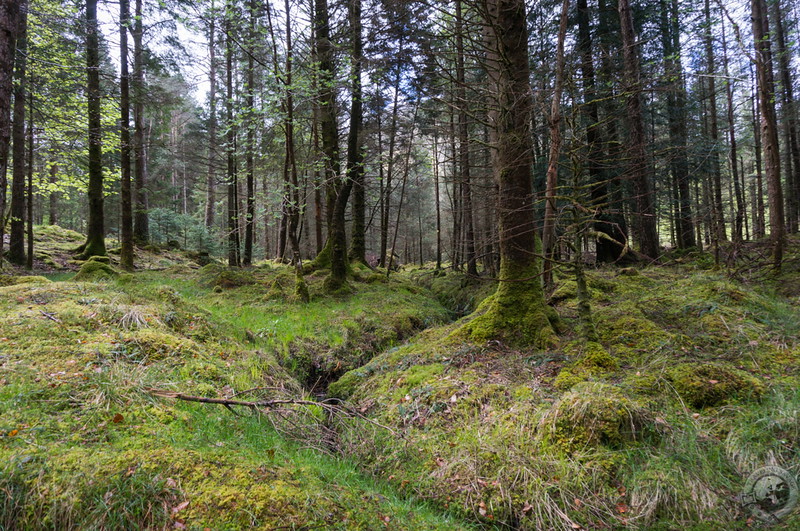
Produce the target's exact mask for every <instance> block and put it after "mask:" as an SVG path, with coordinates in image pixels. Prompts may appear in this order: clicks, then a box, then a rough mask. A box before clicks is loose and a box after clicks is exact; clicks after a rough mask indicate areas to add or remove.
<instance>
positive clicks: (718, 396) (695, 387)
mask: <svg viewBox="0 0 800 531" xmlns="http://www.w3.org/2000/svg"><path fill="white" fill-rule="evenodd" d="M666 376H667V379H669V381H670V382H671V383H672V385H673V387H674V388H675V391H677V393H678V394H679V395H680V396H681V398H682V399H683V400H685V401H686V402H687V403H688V404H690V405H691V406H692V407H695V408H704V407H709V406H718V405H721V404H724V403H726V402H728V401H730V400H733V399H736V398H759V397H761V395H763V394H764V384H763V383H761V382H760V381H759V380H758V379H757V378H754V377H753V376H752V375H751V374H749V373H747V372H745V371H741V370H739V369H736V368H734V367H730V366H729V365H726V364H722V363H700V362H692V363H680V364H678V365H675V366H672V367H669V368H668V369H667V370H666Z"/></svg>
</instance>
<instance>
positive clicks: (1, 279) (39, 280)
mask: <svg viewBox="0 0 800 531" xmlns="http://www.w3.org/2000/svg"><path fill="white" fill-rule="evenodd" d="M48 283H50V279H48V278H45V277H41V276H35V275H32V276H14V275H0V286H14V285H17V284H48Z"/></svg>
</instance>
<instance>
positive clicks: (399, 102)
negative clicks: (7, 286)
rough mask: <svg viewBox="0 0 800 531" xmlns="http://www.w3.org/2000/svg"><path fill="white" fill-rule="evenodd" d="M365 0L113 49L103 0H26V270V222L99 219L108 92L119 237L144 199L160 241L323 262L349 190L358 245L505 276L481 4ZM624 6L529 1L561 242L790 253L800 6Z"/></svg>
mask: <svg viewBox="0 0 800 531" xmlns="http://www.w3.org/2000/svg"><path fill="white" fill-rule="evenodd" d="M90 4H91V2H90ZM360 4H361V3H360V2H331V3H330V5H329V4H328V2H327V1H326V2H310V1H309V2H271V3H263V2H250V3H246V2H245V3H240V2H234V1H229V2H227V3H224V2H222V1H221V0H217V1H216V3H215V2H206V3H198V2H190V3H181V2H162V3H158V4H148V3H143V2H141V1H140V2H134V5H133V6H130V7H129V6H128V5H127V4H126V3H125V2H123V3H122V4H121V5H120V6H119V7H120V8H121V9H122V11H121V12H118V11H117V9H116V7H117V6H116V5H111V4H109V5H102V4H101V6H100V16H99V20H100V21H101V22H100V24H99V27H100V32H99V33H97V34H96V36H97V41H94V40H93V39H92V38H90V36H92V35H95V34H93V33H92V31H90V30H92V28H93V27H94V24H97V21H96V20H90V21H89V22H88V24H89V25H88V26H87V18H86V17H87V11H86V6H84V5H82V4H80V5H76V4H75V3H70V2H66V3H60V2H48V1H33V0H32V1H31V2H30V4H29V5H28V4H26V3H23V5H22V6H21V8H22V9H21V13H22V18H21V19H20V24H19V28H20V29H22V30H23V31H22V32H21V33H20V35H19V36H18V38H19V40H18V42H17V49H18V51H19V53H18V54H17V60H16V64H15V67H14V69H15V74H14V77H15V85H14V102H15V103H14V112H13V113H12V115H13V119H12V121H13V126H11V124H8V125H9V126H10V127H9V131H10V130H11V129H13V136H14V142H13V144H12V145H13V149H12V150H10V156H9V159H8V160H9V161H11V162H10V163H9V164H8V166H9V168H10V169H11V170H12V171H11V172H10V173H12V174H13V175H11V176H10V177H9V179H8V185H7V184H6V181H5V179H4V180H3V181H1V182H0V197H3V198H6V197H7V196H10V197H9V199H8V200H7V201H4V202H3V205H6V206H4V209H3V213H4V214H3V216H4V220H5V223H3V224H2V225H1V226H2V228H3V229H4V230H5V232H6V233H7V235H6V236H5V239H6V240H8V239H9V236H10V241H9V242H8V250H9V254H8V259H9V260H10V261H11V262H15V263H19V264H22V263H24V262H25V260H26V258H25V255H26V250H25V244H24V233H25V229H24V223H25V222H26V221H28V222H33V223H34V224H42V223H51V224H54V223H58V224H60V225H62V226H65V227H68V228H71V229H75V230H78V231H79V232H84V233H85V232H87V231H88V230H89V225H90V224H91V220H90V218H91V215H90V212H92V208H88V206H89V204H90V202H89V201H90V200H89V196H90V195H91V194H86V190H87V189H89V187H90V186H92V185H91V184H90V183H91V177H90V175H91V173H92V172H91V170H90V164H89V162H90V160H91V159H92V156H93V155H92V151H91V149H90V147H91V142H90V141H89V136H88V134H87V131H88V130H89V114H90V113H89V112H88V111H87V104H86V101H87V97H92V96H93V97H95V98H97V101H98V105H99V109H98V111H97V113H99V114H98V116H97V117H95V121H96V120H99V122H97V123H95V125H94V127H95V129H94V132H93V133H92V134H93V135H95V136H96V137H97V138H98V139H99V140H98V145H99V148H100V154H99V156H100V162H99V164H100V168H101V169H96V170H95V174H96V177H95V179H96V180H97V182H96V183H95V185H94V186H95V191H96V194H95V195H97V194H98V193H99V192H98V190H99V189H100V188H99V186H100V185H99V180H98V179H101V178H102V190H103V192H102V194H103V203H104V205H103V212H104V214H105V216H104V218H105V222H104V224H103V225H102V232H103V233H104V234H107V235H108V236H109V237H111V238H113V239H115V240H120V239H122V237H123V236H124V230H123V229H124V226H125V224H124V223H122V221H121V220H123V219H124V215H123V213H124V212H126V206H125V205H126V204H127V203H126V201H127V197H130V201H131V204H132V212H131V214H130V215H131V216H132V218H133V222H132V228H131V230H132V231H133V232H132V238H133V240H134V241H136V242H137V243H138V244H139V245H145V244H148V243H150V244H155V245H160V246H173V247H178V246H179V247H182V248H187V249H193V250H197V251H203V252H208V253H209V254H211V255H212V256H220V255H222V256H228V259H229V261H230V262H231V263H232V264H234V265H236V264H245V265H246V264H250V263H252V262H253V260H257V259H262V258H283V259H286V260H290V259H293V258H294V257H295V256H297V257H299V258H302V259H312V258H314V257H316V256H317V255H318V254H319V253H320V252H321V251H322V250H323V248H324V246H325V243H326V241H327V236H328V233H329V231H330V230H331V228H332V227H333V225H335V222H334V216H333V214H334V210H335V202H336V199H337V197H338V195H340V192H342V193H341V195H342V196H344V197H343V199H344V206H345V207H346V213H345V214H344V217H346V224H347V233H348V242H351V243H352V245H351V247H350V251H349V252H350V256H351V258H355V259H358V260H363V261H368V262H369V263H370V264H372V265H376V264H380V265H383V266H386V265H388V262H389V261H390V260H392V259H393V260H395V263H396V262H397V261H399V262H401V263H415V262H418V263H424V262H428V261H435V262H436V263H437V265H438V264H441V263H442V261H445V262H447V263H448V264H449V265H450V266H452V267H453V268H456V269H460V268H462V267H464V268H466V269H468V270H469V271H470V273H472V274H477V272H478V270H479V269H480V270H481V271H483V272H485V273H486V274H488V275H489V276H496V273H497V263H498V258H497V257H498V254H497V242H498V235H497V226H496V223H495V221H494V220H495V210H496V205H495V203H496V189H495V185H494V182H493V180H492V171H491V167H492V156H493V155H492V152H491V148H490V144H491V142H490V135H491V132H490V129H491V127H490V121H491V118H490V114H491V108H490V107H491V105H490V104H489V103H490V101H491V98H490V94H489V93H490V83H489V82H488V81H487V80H488V79H489V78H487V69H486V61H487V48H486V40H485V30H484V28H483V26H484V22H483V19H482V18H481V13H480V11H481V10H480V7H479V6H476V5H473V4H472V3H470V2H364V5H363V6H362V5H360ZM89 7H90V8H91V6H89ZM620 7H624V6H621V5H620V6H618V5H617V4H610V3H607V2H604V1H600V3H599V4H597V5H588V4H587V3H586V2H584V1H582V0H581V1H578V2H577V3H575V4H573V3H570V2H565V3H563V5H562V4H558V3H547V2H537V3H535V4H533V5H532V6H530V8H529V9H528V26H529V29H530V34H531V39H530V43H529V55H530V67H531V73H532V74H531V86H532V88H533V105H534V112H533V119H532V124H531V128H532V134H533V151H534V160H535V164H534V167H533V171H532V174H531V178H532V180H533V185H534V189H535V191H536V194H537V197H538V201H537V209H538V211H539V215H538V216H537V219H538V220H539V223H540V225H541V227H540V230H541V228H542V227H543V226H544V225H548V228H547V230H546V231H545V232H546V233H547V235H546V236H545V240H546V241H545V246H546V247H547V249H546V250H547V252H548V254H550V253H556V254H557V255H559V256H561V255H563V254H564V253H566V254H569V251H567V247H568V245H567V244H566V243H565V242H564V241H563V238H564V237H566V239H567V241H568V242H569V245H572V244H573V236H572V235H571V234H568V233H570V232H571V233H575V232H578V233H580V236H579V238H580V240H581V241H582V245H583V248H584V250H585V251H586V252H588V253H589V254H588V255H587V259H592V260H594V259H596V260H597V261H598V262H609V261H614V260H617V259H618V258H619V257H620V255H621V254H623V252H622V249H623V247H625V252H626V253H627V247H628V244H629V242H633V243H634V245H633V247H634V248H635V249H636V250H637V251H639V252H640V253H641V254H642V255H644V256H646V257H649V258H651V259H653V258H657V257H658V256H659V255H660V254H661V252H662V251H663V249H664V248H665V247H668V248H681V249H683V248H692V247H695V246H696V247H698V248H709V249H713V250H714V252H715V256H716V259H717V260H721V259H724V258H725V257H724V256H723V257H721V256H720V255H719V249H720V244H721V243H722V242H733V243H734V244H738V243H740V242H742V241H748V240H757V239H759V238H763V237H764V236H765V235H771V236H772V238H773V240H774V242H775V244H774V245H775V246H778V242H780V241H781V240H782V238H783V236H782V234H783V233H784V232H789V233H794V232H796V231H797V230H798V216H800V214H798V212H799V210H800V209H799V208H798V195H799V194H798V190H800V177H798V174H800V140H798V131H797V112H798V111H797V108H796V105H795V101H794V99H795V97H794V94H795V92H796V90H797V74H796V67H797V64H796V57H797V56H798V54H797V47H798V44H797V42H798V41H797V38H796V36H797V13H796V6H794V5H793V4H791V3H782V2H771V3H769V5H766V4H764V5H761V4H759V3H758V2H754V3H753V4H752V6H750V5H745V4H744V3H742V4H741V5H740V4H731V3H725V4H724V5H722V4H719V3H718V2H715V1H713V0H708V1H706V2H694V3H692V2H677V1H653V2H638V3H636V4H634V5H632V6H630V10H623V11H620V9H618V8H620ZM131 9H132V12H131V13H127V11H128V10H131ZM751 10H752V12H751ZM559 12H562V13H561V16H559ZM92 13H94V9H92ZM751 15H752V16H753V17H755V18H754V19H753V20H754V21H755V22H754V24H751V23H750V21H749V19H750V18H751ZM621 16H622V18H621ZM626 17H627V18H626ZM628 18H629V20H628ZM562 19H563V20H562ZM620 21H622V25H621V24H620ZM629 23H630V24H632V26H630V27H628V26H629ZM87 28H88V30H87ZM120 28H124V29H123V30H122V31H120ZM754 30H755V33H754ZM87 31H88V33H87ZM123 37H124V39H123V40H120V39H121V38H123ZM129 42H130V44H129ZM95 45H96V46H97V50H96V53H97V55H96V56H95V55H94V52H93V51H92V48H93V47H94V46H95ZM756 45H757V46H756ZM120 53H122V54H123V56H124V57H125V58H126V60H125V61H123V62H121V60H120V57H121V56H120ZM87 61H94V62H96V65H97V66H94V67H90V69H89V71H88V72H90V73H91V72H95V73H96V74H97V75H98V78H99V79H98V80H97V81H96V83H99V85H98V86H96V87H94V89H93V88H92V86H91V83H92V82H91V80H90V79H89V77H91V76H88V77H87V69H86V65H87ZM123 64H124V65H125V67H126V68H125V69H123V70H122V74H121V75H122V76H123V78H122V80H121V78H120V67H121V66H120V65H123ZM128 65H130V66H128ZM93 69H96V71H94V70H93ZM762 71H763V74H762ZM762 78H763V79H762ZM93 90H94V92H93ZM128 109H130V111H129V112H126V111H128ZM7 118H9V117H8V116H7ZM9 119H11V118H9ZM121 123H123V124H128V127H126V128H123V129H122V130H121V129H120V124H121ZM120 135H122V137H121V136H120ZM326 137H327V138H326ZM94 156H95V157H96V156H98V153H95V155H94ZM98 172H101V173H98ZM129 181H130V182H131V183H132V184H131V185H130V186H128V185H127V183H128V182H129ZM342 187H343V190H339V188H342ZM351 188H352V192H350V189H351ZM545 197H550V198H551V199H550V200H548V201H545ZM95 204H97V203H95ZM545 204H547V205H548V206H549V207H550V210H548V211H547V212H545V210H546V208H545ZM573 205H579V206H580V208H579V209H578V210H577V211H574V210H573V209H572V208H571V206H573ZM98 208H99V207H98ZM578 212H579V213H578ZM576 216H577V217H576ZM551 232H552V233H553V234H554V235H555V239H553V238H552V237H550V236H549V234H550V233H551ZM559 238H561V240H560V242H559V241H557V240H558V239H559ZM726 249H728V251H726V252H728V253H730V252H735V249H736V246H734V247H733V248H729V247H726ZM731 249H732V250H731ZM390 251H393V253H394V255H391V252H390ZM776 252H777V250H776ZM392 256H395V257H394V258H392ZM589 256H590V257H591V258H588V257H589Z"/></svg>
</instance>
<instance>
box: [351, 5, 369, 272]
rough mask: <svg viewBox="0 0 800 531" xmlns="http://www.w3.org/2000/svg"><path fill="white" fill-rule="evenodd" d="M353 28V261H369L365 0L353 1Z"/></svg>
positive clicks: (363, 262) (364, 262)
mask: <svg viewBox="0 0 800 531" xmlns="http://www.w3.org/2000/svg"><path fill="white" fill-rule="evenodd" d="M349 7H350V12H349V15H350V27H351V30H350V31H351V32H352V36H351V37H352V39H353V51H352V54H353V57H352V62H353V71H352V74H351V78H352V83H353V89H352V94H351V96H350V101H351V103H350V131H349V132H348V136H347V178H348V180H349V181H351V182H352V183H353V228H352V243H351V247H350V261H352V262H360V263H362V264H366V263H367V257H366V254H367V241H366V233H365V231H366V189H365V184H366V183H365V172H364V146H363V143H364V142H363V133H362V129H363V103H362V87H361V72H362V70H363V66H362V63H363V60H364V59H363V43H362V37H361V0H350V2H349Z"/></svg>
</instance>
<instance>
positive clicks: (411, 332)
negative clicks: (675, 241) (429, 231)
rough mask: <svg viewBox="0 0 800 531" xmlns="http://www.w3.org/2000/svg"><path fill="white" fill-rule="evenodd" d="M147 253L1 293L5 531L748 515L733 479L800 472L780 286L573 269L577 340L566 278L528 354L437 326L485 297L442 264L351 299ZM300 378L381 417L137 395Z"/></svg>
mask: <svg viewBox="0 0 800 531" xmlns="http://www.w3.org/2000/svg"><path fill="white" fill-rule="evenodd" d="M52 230H55V231H56V232H58V231H57V230H56V229H52ZM70 237H72V238H73V239H75V237H74V235H72V236H70ZM58 238H60V236H59V235H58V234H56V235H55V236H53V237H52V238H51V239H52V240H54V241H55V240H57V239H58ZM59 245H62V246H64V245H65V244H64V243H61V244H59ZM43 250H44V251H45V252H46V251H47V249H43ZM56 250H57V249H56ZM51 257H52V258H53V260H55V261H56V262H58V261H59V260H62V258H60V255H57V253H55V252H54V253H52V254H51ZM140 258H143V260H142V261H141V263H143V264H145V265H146V266H147V267H167V269H166V270H164V271H143V272H138V273H136V274H134V275H125V274H123V275H121V276H120V277H119V279H117V280H111V281H103V282H87V283H76V282H71V281H69V277H68V276H67V275H68V274H64V276H61V275H62V274H61V273H59V274H53V275H49V278H50V280H55V282H52V283H47V282H45V281H43V280H42V279H40V278H39V279H35V278H34V279H31V278H28V279H26V280H25V282H26V283H24V284H18V285H9V286H5V287H0V493H2V495H0V529H17V528H23V529H49V528H82V529H83V528H86V529H128V528H130V529H133V528H149V529H161V528H171V527H174V526H176V525H177V526H178V527H180V526H181V525H185V526H186V527H187V528H191V529H194V528H196V529H202V528H204V527H209V528H212V529H245V528H263V529H274V528H286V529H302V528H315V527H318V528H326V529H370V530H371V529H380V528H388V529H410V530H415V529H469V528H480V529H487V528H508V527H510V528H514V529H523V530H524V529H566V530H570V529H576V528H577V527H576V526H579V527H582V528H585V529H592V528H612V529H622V528H626V529H628V528H630V529H674V528H676V527H680V528H687V529H745V528H747V527H748V526H749V525H750V524H749V523H748V516H749V515H748V514H747V513H746V512H745V511H744V510H743V509H742V508H741V507H740V506H739V505H738V504H737V502H736V501H735V496H736V495H737V494H739V493H740V492H741V490H742V488H743V486H744V483H745V480H746V478H747V476H748V475H749V474H750V473H751V472H752V471H753V470H754V469H755V468H758V467H760V466H764V465H770V464H774V465H778V466H782V467H784V468H786V469H788V470H790V471H792V472H793V473H795V474H797V473H798V472H800V464H799V463H800V448H798V443H797V441H798V440H800V419H798V411H800V391H798V389H799V388H800V385H799V384H800V378H799V377H800V372H798V367H800V365H799V364H798V361H800V360H798V354H800V344H798V341H797V337H798V334H800V329H799V328H798V324H797V323H798V322H800V314H798V310H797V306H796V304H795V302H796V301H795V300H794V299H791V298H787V296H786V295H783V294H782V293H783V291H782V290H778V289H772V288H776V287H777V285H776V284H775V283H774V282H780V281H779V280H778V281H772V282H773V283H772V284H768V285H766V286H755V285H748V284H747V283H742V282H739V281H734V280H731V279H730V278H727V277H726V276H725V275H724V274H722V272H719V271H709V270H708V269H707V268H706V267H705V264H704V263H700V264H698V263H696V262H691V261H687V263H685V264H682V265H680V266H677V267H659V268H654V267H651V268H645V269H643V270H641V271H640V272H639V274H637V275H620V274H618V272H617V271H616V270H614V269H609V270H596V271H589V272H588V284H589V288H590V291H591V294H592V297H593V299H592V311H593V318H594V321H595V327H596V329H597V331H598V335H599V342H597V343H593V344H588V343H586V342H585V341H583V340H582V339H581V338H580V336H579V334H578V333H577V332H576V330H577V325H578V314H577V307H576V301H575V300H574V297H575V288H574V281H572V280H571V279H569V278H560V279H559V280H558V281H559V285H558V289H556V291H555V293H554V294H553V296H552V298H551V301H552V304H554V305H555V307H556V308H557V310H558V313H559V314H560V316H561V318H562V321H563V324H564V331H563V333H562V335H561V337H560V344H559V345H558V346H557V347H555V348H552V349H550V350H548V351H538V350H535V349H518V348H515V347H513V346H510V345H504V344H502V343H500V342H486V343H480V344H475V343H470V342H468V341H465V340H464V338H463V337H456V336H454V335H452V334H451V332H452V331H453V330H454V329H455V328H457V327H458V326H460V325H461V324H463V323H461V322H458V323H450V324H447V321H448V319H449V318H451V317H452V316H453V314H454V313H462V312H464V311H466V310H468V309H469V308H472V307H474V304H476V303H477V302H478V301H479V300H480V299H481V298H482V297H483V296H484V294H485V292H490V291H491V285H489V284H488V283H487V284H486V285H483V284H481V285H478V284H471V283H469V282H465V281H464V278H463V277H462V276H460V275H458V274H454V273H448V274H447V275H444V276H442V275H441V274H436V275H434V274H433V273H431V272H428V271H425V270H415V271H413V272H412V273H411V274H412V275H413V277H414V278H415V279H416V280H417V281H418V282H419V283H422V284H424V285H425V286H427V288H426V287H419V286H418V285H415V284H414V283H411V282H409V281H408V278H409V277H408V276H407V275H408V274H407V273H400V274H398V275H394V276H393V277H392V279H391V280H389V281H385V280H384V279H383V278H381V279H380V280H378V279H376V278H373V277H372V276H371V275H369V274H363V273H364V272H361V273H359V275H358V276H357V277H358V278H357V279H354V280H353V282H352V286H351V288H352V289H351V290H350V294H349V295H347V296H346V297H331V296H329V295H326V294H325V293H324V290H323V287H322V283H323V280H324V274H322V273H320V272H317V273H312V274H309V275H306V277H305V279H306V281H307V283H308V286H309V291H310V295H311V300H310V302H309V303H307V304H304V303H301V302H298V301H297V300H296V298H295V297H294V296H293V286H294V274H293V271H292V270H291V269H290V268H288V267H285V266H280V265H277V264H273V263H266V264H262V265H260V266H259V267H256V268H253V269H250V270H246V271H241V272H230V271H227V270H225V269H224V268H221V267H219V266H218V265H217V266H211V267H207V268H203V269H199V268H198V267H197V266H196V264H193V263H192V262H191V261H190V260H188V259H187V257H185V256H182V255H181V254H180V253H177V252H175V253H171V254H169V253H161V254H152V256H151V255H150V254H148V255H147V256H144V257H140ZM72 265H73V266H75V265H77V264H72ZM789 274H791V275H794V274H795V272H794V271H789ZM359 278H360V280H359ZM18 281H19V280H18V279H17V280H15V279H12V278H3V279H2V282H0V285H4V284H13V283H14V282H18ZM445 306H447V307H448V308H449V309H445ZM469 318H470V317H466V318H465V319H469ZM426 327H430V328H428V329H427V330H425V331H423V332H421V333H419V331H420V330H421V329H423V328H426ZM317 380H320V381H322V380H326V381H324V382H323V383H328V382H332V383H331V387H330V392H331V393H332V394H334V395H336V396H339V397H343V398H346V399H347V400H348V404H349V405H350V406H353V407H356V408H358V410H359V411H361V412H362V413H363V414H365V415H367V416H368V417H369V418H370V419H372V420H373V421H375V422H378V423H380V424H382V425H385V426H388V427H390V428H392V430H394V432H391V431H389V430H386V429H383V428H380V427H377V426H376V425H375V424H371V423H369V422H366V421H363V420H356V419H353V418H347V417H343V416H334V417H327V416H326V415H325V414H323V412H322V411H321V409H320V408H319V407H317V406H312V407H300V406H291V407H288V409H287V410H286V411H284V412H283V413H284V414H278V412H276V411H272V412H271V413H270V414H268V415H261V416H258V415H252V414H250V412H249V411H248V410H244V411H238V412H237V413H238V414H234V413H232V412H230V411H228V410H226V409H224V408H223V407H221V406H216V405H204V404H195V403H186V402H182V401H176V400H174V399H165V398H158V397H156V396H154V395H153V394H152V393H151V392H150V389H152V388H156V389H162V390H168V391H181V392H186V393H189V394H193V395H200V396H207V397H220V396H232V395H233V394H235V393H239V392H244V391H247V390H249V391H247V392H245V393H244V394H242V395H238V396H237V398H242V399H253V400H256V399H260V398H275V397H301V396H304V395H305V393H306V391H307V389H308V387H309V386H310V385H311V384H314V383H315V382H316V381H317ZM304 385H305V387H306V390H304ZM319 387H322V388H324V385H322V386H319ZM317 390H319V388H318V389H317ZM398 434H402V436H403V437H402V438H400V437H399V436H398ZM314 448H317V449H314ZM792 518H793V519H789V520H788V521H786V522H784V523H782V524H781V526H782V527H783V528H786V529H791V528H795V527H797V526H798V525H800V522H798V520H797V518H798V517H797V515H795V516H793V517H792ZM779 527H780V526H779Z"/></svg>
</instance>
